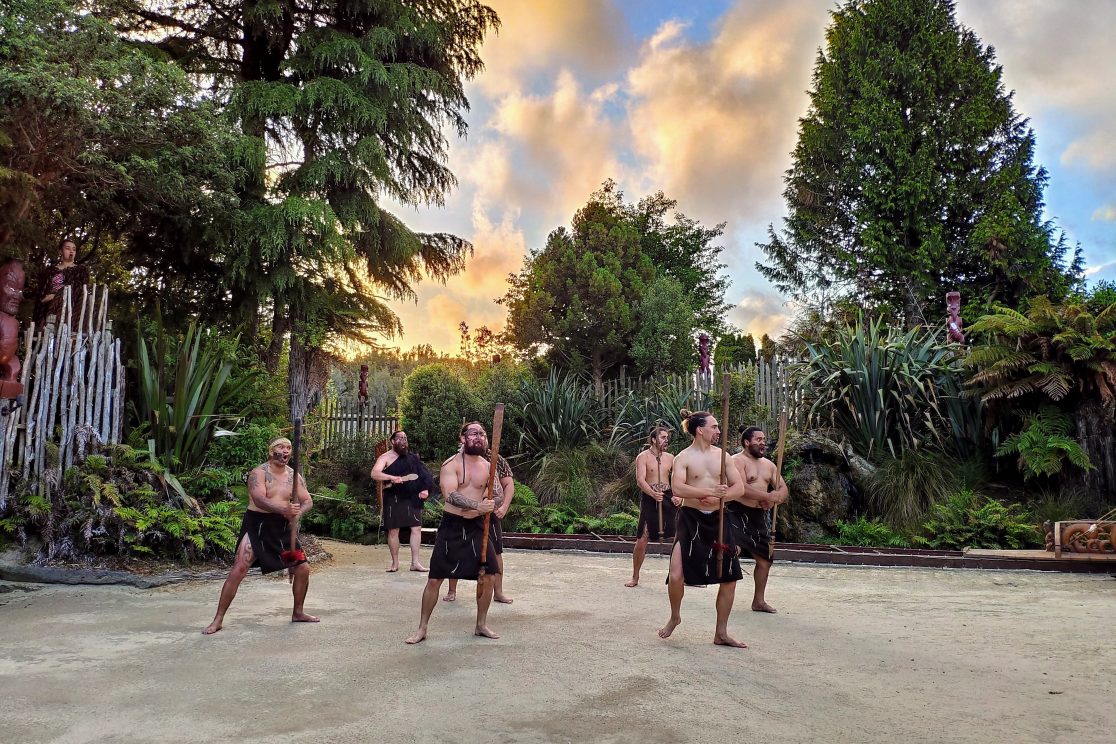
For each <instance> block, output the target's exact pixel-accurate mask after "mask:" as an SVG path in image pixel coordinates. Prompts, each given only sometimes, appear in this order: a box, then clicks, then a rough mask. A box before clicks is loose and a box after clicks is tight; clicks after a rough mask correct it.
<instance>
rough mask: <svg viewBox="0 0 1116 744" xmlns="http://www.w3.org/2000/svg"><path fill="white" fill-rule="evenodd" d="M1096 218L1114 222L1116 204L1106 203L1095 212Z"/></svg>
mask: <svg viewBox="0 0 1116 744" xmlns="http://www.w3.org/2000/svg"><path fill="white" fill-rule="evenodd" d="M1093 219H1094V220H1101V221H1102V222H1112V221H1113V220H1116V204H1106V205H1105V206H1103V207H1100V208H1099V209H1097V211H1095V212H1093Z"/></svg>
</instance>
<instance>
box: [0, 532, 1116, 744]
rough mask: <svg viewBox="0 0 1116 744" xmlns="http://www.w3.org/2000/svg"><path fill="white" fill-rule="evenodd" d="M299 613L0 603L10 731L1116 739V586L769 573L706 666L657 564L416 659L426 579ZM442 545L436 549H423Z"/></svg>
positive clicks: (583, 583) (357, 553) (179, 601)
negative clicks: (764, 608)
mask: <svg viewBox="0 0 1116 744" xmlns="http://www.w3.org/2000/svg"><path fill="white" fill-rule="evenodd" d="M330 550H331V551H333V552H334V554H335V556H336V559H335V561H334V563H333V565H331V566H328V567H324V568H321V569H319V570H317V571H316V572H315V574H314V577H313V579H312V583H311V587H310V596H309V601H308V603H307V610H308V611H310V612H313V613H315V614H320V615H322V618H323V622H322V623H321V624H320V625H301V624H300V625H292V624H290V623H289V622H286V619H287V617H289V611H290V604H289V602H290V599H289V598H290V594H289V589H288V586H287V583H286V582H285V581H276V580H264V579H260V578H253V579H251V580H249V581H248V582H246V583H245V585H244V586H243V587H242V589H241V593H240V595H239V596H238V597H237V600H236V602H235V603H234V605H233V608H232V611H231V612H230V614H229V617H228V620H227V624H226V628H225V630H223V631H221V632H220V633H218V634H217V635H216V636H213V637H209V638H206V637H203V636H201V635H200V634H199V632H198V631H199V630H200V629H201V628H202V627H203V626H204V625H205V624H206V623H207V622H208V621H209V620H210V618H211V617H212V614H213V609H214V603H215V602H216V599H217V592H218V589H219V586H220V585H219V583H217V582H205V583H197V584H191V585H188V586H179V587H171V588H165V589H159V590H147V591H143V590H137V589H127V588H118V587H47V588H43V589H41V590H39V591H35V592H12V593H8V594H0V700H2V701H3V704H2V706H0V731H2V732H3V735H2V736H0V739H2V740H3V741H11V742H21V743H23V744H31V743H32V742H75V743H76V742H148V741H160V742H172V741H174V742H177V741H183V742H185V741H190V742H202V741H240V742H278V741H299V742H369V741H391V742H437V741H453V740H456V741H468V742H470V744H473V743H474V742H580V741H595V742H625V743H631V744H655V743H658V742H663V743H664V744H665V743H666V742H681V741H694V742H697V741H702V742H720V741H733V742H738V741H741V742H806V741H830V742H935V743H936V742H989V741H1013V742H1060V741H1066V742H1069V741H1074V742H1094V741H1095V742H1105V741H1112V738H1111V736H1112V732H1113V731H1116V706H1113V704H1112V700H1113V693H1114V691H1116V690H1114V687H1116V684H1114V682H1113V680H1114V678H1116V675H1114V674H1113V669H1116V622H1114V619H1116V580H1113V579H1111V578H1108V577H1103V576H1079V575H1078V576H1075V575H1064V574H1039V573H1023V572H1011V573H1008V572H1000V571H996V572H991V571H990V572H977V571H934V570H921V569H862V568H827V567H819V566H806V565H790V564H778V565H776V567H775V569H774V571H773V576H772V580H771V586H770V588H769V593H768V598H769V599H770V601H771V602H772V603H773V604H775V605H776V606H777V607H778V608H779V610H780V614H778V615H775V616H768V615H760V614H758V613H752V612H748V611H746V608H747V606H748V604H749V602H748V600H749V599H750V596H751V584H750V582H751V580H750V578H748V577H745V581H744V582H743V583H741V585H740V592H739V596H738V601H737V611H736V612H735V613H734V614H733V618H732V621H731V622H730V629H731V630H732V632H734V634H736V636H737V637H738V638H740V639H742V640H744V641H746V642H748V643H749V644H750V645H751V648H749V649H747V650H742V651H736V650H728V649H722V648H715V647H713V646H712V645H711V644H710V643H709V641H710V640H711V638H712V630H713V599H714V596H715V593H716V591H715V589H704V590H699V589H690V590H688V591H687V594H686V601H685V603H684V604H683V618H684V622H683V624H682V626H680V627H679V629H678V630H677V631H676V632H675V635H674V637H673V638H671V639H670V640H669V641H661V640H659V639H658V638H657V637H656V635H655V630H656V629H657V628H658V627H659V626H660V625H661V624H662V623H663V622H664V621H665V620H666V618H667V614H668V608H667V600H666V590H665V587H664V586H663V584H662V582H663V579H664V577H665V572H666V561H665V559H662V558H654V557H649V558H648V560H647V563H646V564H645V566H644V577H643V581H644V583H643V584H642V585H641V586H640V587H639V588H637V589H625V588H624V587H623V583H624V581H625V580H626V579H627V578H628V577H629V571H630V559H629V558H628V557H627V556H595V555H580V554H566V555H559V554H554V553H537V552H509V553H508V554H507V556H506V560H507V563H508V578H507V589H508V592H509V594H511V595H512V596H513V597H515V598H516V603H515V604H514V605H512V606H510V607H506V606H501V605H494V607H493V611H492V615H491V622H492V626H493V627H494V628H495V629H496V630H498V631H499V632H501V633H502V634H503V635H504V637H503V638H502V639H501V640H499V641H487V640H482V639H478V638H474V637H473V636H472V635H471V630H472V627H473V616H474V611H475V605H474V603H473V600H472V589H473V587H474V586H475V585H474V584H471V583H469V582H463V583H462V592H461V596H460V598H459V600H458V601H457V602H456V603H455V604H453V605H448V604H446V603H440V605H439V607H438V608H437V610H436V611H435V614H434V618H433V621H432V622H431V638H430V639H429V640H428V641H427V642H426V643H423V644H421V645H420V646H417V647H408V646H405V645H404V644H403V643H402V640H403V638H404V637H406V636H407V635H408V634H409V633H410V632H411V631H412V630H413V629H414V627H415V625H416V624H417V620H418V605H419V595H420V593H421V591H422V583H423V577H421V576H420V575H418V574H414V573H407V572H401V573H397V574H386V573H384V572H383V568H384V567H385V566H386V565H387V551H386V549H385V548H383V547H375V548H370V547H353V546H347V545H340V544H336V543H332V544H330ZM425 553H426V551H424V554H425Z"/></svg>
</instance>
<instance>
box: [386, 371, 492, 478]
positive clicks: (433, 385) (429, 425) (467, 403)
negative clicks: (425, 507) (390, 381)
mask: <svg viewBox="0 0 1116 744" xmlns="http://www.w3.org/2000/svg"><path fill="white" fill-rule="evenodd" d="M476 407H477V406H476V401H475V400H474V398H473V395H472V393H471V391H470V389H469V385H468V384H467V383H466V381H465V380H464V379H463V378H462V377H460V376H459V375H457V374H456V373H455V372H454V370H452V369H450V368H449V367H448V366H446V365H445V364H441V363H439V364H428V365H425V366H422V367H418V368H416V369H415V370H414V371H413V372H411V374H409V375H407V378H406V379H405V380H404V381H403V391H402V392H401V393H400V394H399V417H400V426H401V427H402V428H403V429H404V430H406V432H407V437H408V439H409V442H410V447H411V450H412V451H414V452H415V453H417V454H419V455H421V456H422V457H424V458H426V459H428V460H435V461H437V462H441V461H442V460H444V459H446V458H447V457H449V456H450V455H452V454H453V453H454V452H456V451H457V449H458V436H459V434H460V432H461V423H462V421H461V419H462V418H466V419H469V418H472V417H473V414H474V412H475V411H476Z"/></svg>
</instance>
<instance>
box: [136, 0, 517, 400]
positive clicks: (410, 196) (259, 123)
mask: <svg viewBox="0 0 1116 744" xmlns="http://www.w3.org/2000/svg"><path fill="white" fill-rule="evenodd" d="M159 7H160V8H161V10H160V11H158V12H156V11H153V10H151V9H150V7H147V6H144V7H140V8H138V9H136V11H135V13H134V15H133V16H132V18H133V19H135V22H134V23H132V24H131V25H130V26H129V30H130V31H132V32H133V33H136V32H138V35H139V36H140V37H141V38H144V39H147V40H151V39H154V41H152V42H151V43H152V44H153V45H154V46H155V47H157V48H159V49H161V50H163V51H164V52H166V53H167V54H169V55H171V56H172V57H174V58H175V59H177V60H178V61H179V62H180V63H181V64H182V65H184V66H185V67H187V69H189V70H191V71H192V72H194V73H196V74H197V75H198V76H199V78H201V79H208V80H212V81H213V90H214V95H215V96H217V97H218V98H219V99H220V100H222V101H223V102H224V103H226V104H227V105H228V109H229V111H230V113H231V114H232V115H234V116H235V117H236V119H237V121H238V123H239V125H240V127H241V129H242V131H243V133H244V134H245V136H246V137H247V138H248V141H249V146H247V147H245V148H244V149H243V151H242V152H240V153H238V154H239V156H240V161H239V162H240V166H241V168H242V173H243V182H242V185H241V188H240V209H239V211H238V213H237V215H236V222H235V224H234V225H233V227H232V230H231V236H230V237H231V240H230V241H229V247H228V252H227V255H226V256H225V257H224V266H225V267H226V270H227V272H228V277H229V279H230V282H231V287H232V304H233V307H234V313H237V314H239V315H240V316H241V317H244V318H245V319H246V320H248V321H249V322H250V323H255V322H256V320H257V319H258V318H259V314H260V312H261V310H265V309H268V308H270V311H271V315H272V333H271V341H272V345H271V349H270V350H269V352H268V355H267V356H268V361H269V363H274V362H275V361H276V360H277V359H278V357H279V354H278V351H279V350H280V349H281V348H282V339H283V338H284V336H285V334H286V332H288V331H289V332H290V344H291V349H290V357H289V358H290V374H289V380H290V392H291V412H292V416H296V417H297V416H301V415H303V414H304V413H305V411H306V408H307V406H308V404H309V395H310V392H311V387H312V386H311V384H310V383H311V377H312V370H313V368H314V366H315V360H316V359H317V358H318V357H319V356H320V354H321V353H322V349H323V346H324V345H325V344H326V343H327V342H328V341H329V340H330V339H331V338H335V337H337V336H339V335H343V336H348V337H352V338H358V339H361V338H363V339H366V338H368V337H369V334H372V333H384V334H389V335H390V334H393V333H395V332H397V331H398V330H399V329H400V328H399V321H398V318H397V317H396V315H395V313H394V312H392V310H391V309H390V307H389V306H388V305H387V304H386V302H385V299H412V298H414V296H415V295H414V290H413V284H414V283H415V282H417V281H419V280H420V279H421V278H422V277H423V276H429V277H432V278H434V279H439V280H443V281H444V280H445V279H446V278H447V277H449V276H451V275H453V274H455V273H457V272H458V271H460V270H461V269H462V268H463V267H464V261H465V258H466V256H467V255H468V253H469V251H470V250H471V246H469V244H468V243H467V242H466V241H464V240H462V239H460V238H458V237H456V236H453V235H447V234H422V233H417V232H415V231H413V230H411V229H410V228H408V227H407V226H406V225H405V224H404V223H403V222H402V221H400V220H399V219H398V218H397V217H395V216H394V215H392V214H390V213H389V212H388V211H386V210H385V209H384V208H383V207H382V206H381V205H380V202H379V200H380V197H381V195H385V194H386V195H390V196H391V197H392V198H394V199H396V200H397V201H399V202H402V203H404V204H439V203H441V201H442V199H443V197H444V194H445V193H446V191H447V190H448V189H450V188H451V187H452V186H453V185H454V184H455V179H454V176H453V173H452V172H450V170H449V168H448V166H447V165H446V147H447V141H446V138H445V136H444V135H443V129H444V128H448V129H450V130H452V131H456V132H457V133H458V134H459V135H463V134H464V133H465V129H466V124H465V120H464V111H465V110H466V109H467V108H468V100H467V99H466V97H465V92H464V81H465V80H466V79H468V78H470V77H472V76H474V75H476V74H477V73H478V72H479V71H480V69H481V67H482V61H481V58H480V56H479V48H480V45H481V43H482V41H483V39H484V36H485V34H486V33H487V32H488V31H489V30H492V29H495V28H496V26H497V25H498V23H499V21H498V19H497V17H496V14H495V12H494V11H493V10H492V9H491V8H489V7H487V6H485V5H482V4H481V3H480V2H478V1H477V0H409V1H405V0H325V1H324V2H313V3H311V2H308V1H307V0H211V1H210V2H208V3H205V4H200V5H199V4H196V3H192V2H189V1H188V0H174V2H170V3H163V4H160V6H159Z"/></svg>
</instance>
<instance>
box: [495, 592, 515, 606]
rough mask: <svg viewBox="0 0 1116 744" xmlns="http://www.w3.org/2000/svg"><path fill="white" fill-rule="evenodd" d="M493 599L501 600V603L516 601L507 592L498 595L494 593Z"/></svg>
mask: <svg viewBox="0 0 1116 744" xmlns="http://www.w3.org/2000/svg"><path fill="white" fill-rule="evenodd" d="M492 599H494V600H495V601H497V602H499V603H500V604H511V603H512V602H514V601H515V600H513V599H512V598H511V597H509V596H508V595H506V594H500V595H498V596H497V595H494V596H493V597H492Z"/></svg>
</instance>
